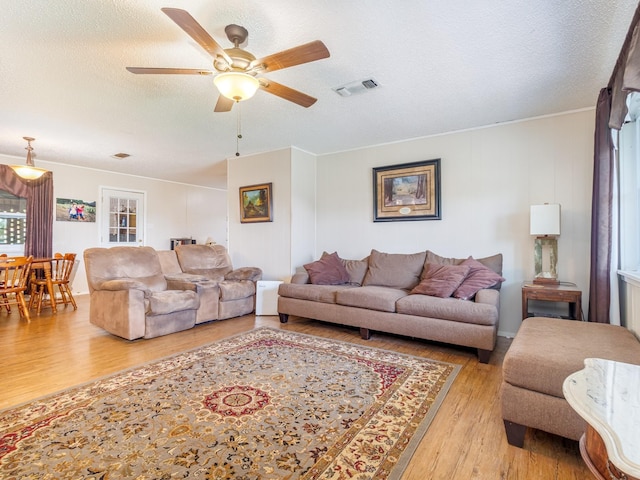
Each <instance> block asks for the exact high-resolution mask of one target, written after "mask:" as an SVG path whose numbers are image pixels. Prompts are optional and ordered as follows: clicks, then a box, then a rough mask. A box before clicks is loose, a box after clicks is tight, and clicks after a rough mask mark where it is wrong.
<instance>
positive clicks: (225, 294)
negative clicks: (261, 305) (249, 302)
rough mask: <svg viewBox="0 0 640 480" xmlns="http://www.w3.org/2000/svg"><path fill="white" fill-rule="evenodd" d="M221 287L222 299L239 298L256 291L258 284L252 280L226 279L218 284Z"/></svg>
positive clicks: (223, 300) (225, 300) (248, 295)
mask: <svg viewBox="0 0 640 480" xmlns="http://www.w3.org/2000/svg"><path fill="white" fill-rule="evenodd" d="M218 287H220V301H221V302H228V301H229V300H239V299H241V298H247V297H250V296H252V295H255V293H256V284H255V283H253V282H252V281H251V280H232V281H228V280H225V281H223V282H220V283H219V284H218Z"/></svg>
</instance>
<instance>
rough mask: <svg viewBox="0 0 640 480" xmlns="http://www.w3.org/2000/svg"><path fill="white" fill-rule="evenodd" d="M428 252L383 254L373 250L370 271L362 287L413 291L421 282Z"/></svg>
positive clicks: (370, 257) (370, 258)
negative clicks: (374, 286)
mask: <svg viewBox="0 0 640 480" xmlns="http://www.w3.org/2000/svg"><path fill="white" fill-rule="evenodd" d="M425 256H426V252H419V253H413V254H405V253H383V252H379V251H377V250H371V255H370V256H369V270H368V271H367V274H366V275H365V277H364V280H363V282H362V285H365V286H373V285H376V286H381V287H390V288H400V289H404V290H411V289H412V288H413V287H415V286H416V285H417V284H418V283H419V281H420V274H421V273H422V269H423V267H424V262H425Z"/></svg>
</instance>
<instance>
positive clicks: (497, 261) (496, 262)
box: [425, 250, 502, 290]
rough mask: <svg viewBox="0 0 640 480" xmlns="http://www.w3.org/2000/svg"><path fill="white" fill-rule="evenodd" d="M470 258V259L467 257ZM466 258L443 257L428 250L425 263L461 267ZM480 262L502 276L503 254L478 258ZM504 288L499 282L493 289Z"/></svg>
mask: <svg viewBox="0 0 640 480" xmlns="http://www.w3.org/2000/svg"><path fill="white" fill-rule="evenodd" d="M467 258H468V257H467ZM465 260H466V259H465V258H447V257H441V256H440V255H438V254H436V253H433V252H432V251H430V250H427V257H426V259H425V263H437V264H438V265H460V264H461V263H462V262H464V261H465ZM475 260H477V261H478V262H480V263H481V264H482V265H484V266H485V267H487V268H490V269H491V270H493V271H494V272H496V273H497V274H498V275H502V254H501V253H497V254H495V255H491V256H490V257H484V258H476V259H475ZM501 286H502V282H497V283H496V284H495V285H494V286H493V287H489V288H492V289H493V290H500V287H501Z"/></svg>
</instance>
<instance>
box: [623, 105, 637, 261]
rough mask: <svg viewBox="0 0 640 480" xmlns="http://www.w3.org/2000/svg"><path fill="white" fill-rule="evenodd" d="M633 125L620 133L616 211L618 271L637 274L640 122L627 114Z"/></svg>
mask: <svg viewBox="0 0 640 480" xmlns="http://www.w3.org/2000/svg"><path fill="white" fill-rule="evenodd" d="M629 113H630V115H632V116H631V118H633V119H634V121H630V122H627V123H625V124H624V125H623V126H622V129H621V130H620V149H619V152H620V155H619V207H620V216H619V218H620V227H619V231H620V269H621V270H626V271H638V270H640V124H639V123H640V121H636V120H635V115H634V111H633V110H631V109H630V111H629Z"/></svg>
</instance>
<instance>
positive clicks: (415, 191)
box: [373, 158, 441, 222]
mask: <svg viewBox="0 0 640 480" xmlns="http://www.w3.org/2000/svg"><path fill="white" fill-rule="evenodd" d="M440 208H441V207H440V159H439V158H437V159H434V160H425V161H421V162H414V163H403V164H400V165H391V166H388V167H377V168H374V169H373V221H374V222H396V221H411V220H440V219H441V216H440V215H441V213H440Z"/></svg>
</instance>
